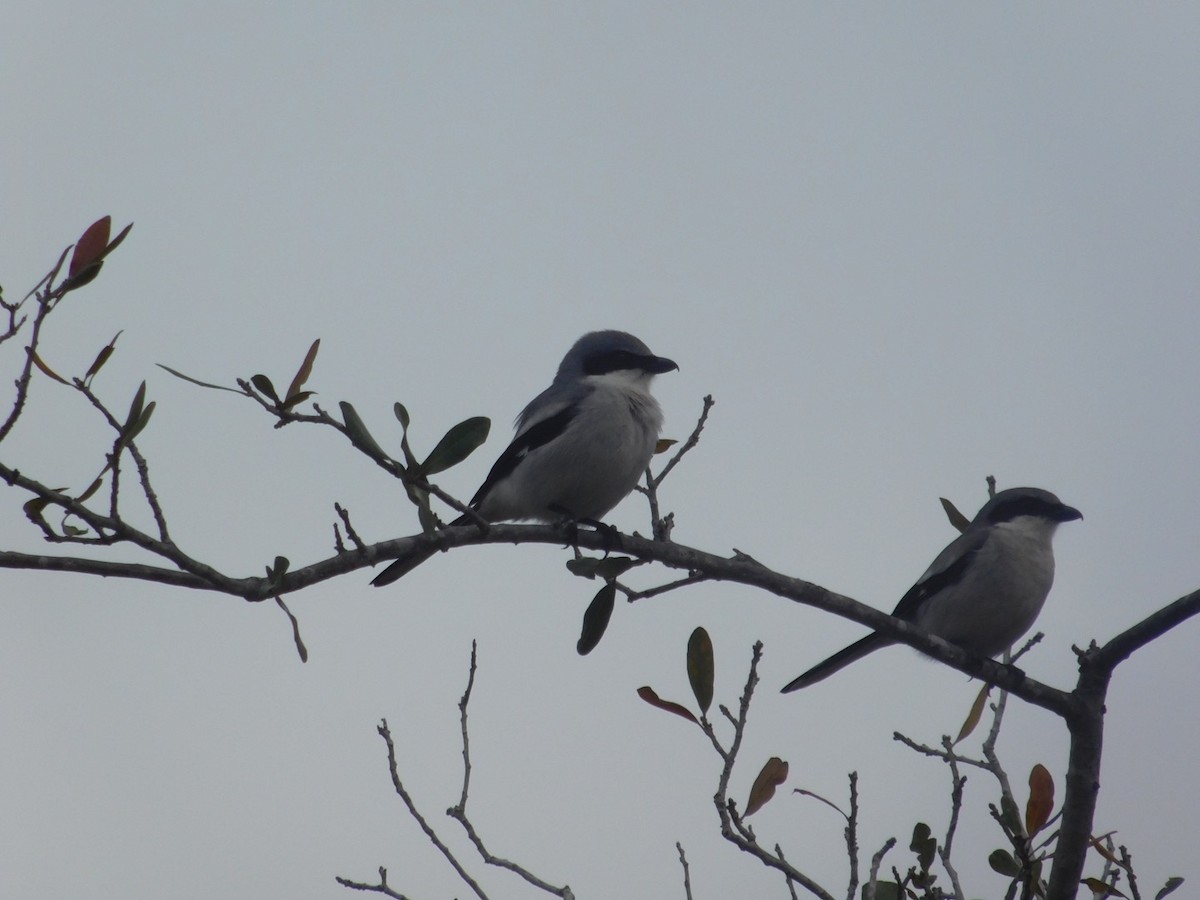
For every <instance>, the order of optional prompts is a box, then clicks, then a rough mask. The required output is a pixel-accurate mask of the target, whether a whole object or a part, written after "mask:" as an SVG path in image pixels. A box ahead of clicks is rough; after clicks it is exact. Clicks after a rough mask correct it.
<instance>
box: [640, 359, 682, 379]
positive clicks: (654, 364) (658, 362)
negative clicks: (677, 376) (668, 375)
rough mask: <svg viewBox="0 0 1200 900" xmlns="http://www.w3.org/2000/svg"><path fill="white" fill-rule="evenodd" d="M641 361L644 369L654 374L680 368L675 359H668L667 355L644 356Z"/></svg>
mask: <svg viewBox="0 0 1200 900" xmlns="http://www.w3.org/2000/svg"><path fill="white" fill-rule="evenodd" d="M641 362H642V369H643V370H645V371H647V372H650V373H651V374H653V375H661V374H663V372H670V371H671V370H672V369H676V370H678V368H679V366H677V365H676V364H675V361H674V360H673V359H667V358H666V357H665V356H643V357H642V361H641Z"/></svg>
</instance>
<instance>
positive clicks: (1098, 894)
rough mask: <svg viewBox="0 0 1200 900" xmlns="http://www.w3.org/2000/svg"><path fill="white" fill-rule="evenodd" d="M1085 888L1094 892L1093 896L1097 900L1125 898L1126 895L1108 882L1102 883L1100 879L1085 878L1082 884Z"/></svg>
mask: <svg viewBox="0 0 1200 900" xmlns="http://www.w3.org/2000/svg"><path fill="white" fill-rule="evenodd" d="M1079 883H1080V884H1082V885H1083V886H1084V887H1085V888H1087V889H1088V890H1089V891H1091V892H1092V896H1093V897H1094V898H1096V900H1103V898H1104V897H1124V896H1125V895H1124V894H1122V893H1121V892H1120V891H1118V890H1117V889H1116V888H1115V887H1113V886H1112V885H1110V884H1108V883H1107V882H1104V881H1101V880H1100V879H1099V878H1084V879H1082V880H1081V881H1080V882H1079Z"/></svg>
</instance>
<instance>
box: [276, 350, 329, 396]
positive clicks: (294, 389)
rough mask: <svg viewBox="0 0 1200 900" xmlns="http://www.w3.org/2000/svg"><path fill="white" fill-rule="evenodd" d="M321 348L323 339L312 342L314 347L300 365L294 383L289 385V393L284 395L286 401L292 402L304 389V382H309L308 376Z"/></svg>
mask: <svg viewBox="0 0 1200 900" xmlns="http://www.w3.org/2000/svg"><path fill="white" fill-rule="evenodd" d="M320 347H321V339H320V338H317V339H316V340H315V341H313V342H312V346H311V347H309V348H308V353H307V354H305V356H304V362H302V363H300V368H299V369H298V370H297V372H296V377H295V378H293V379H292V383H291V384H289V385H288V389H287V393H286V394H284V395H283V396H284V399H285V400H291V399H292V398H293V397H294V396H296V394H297V393H298V392H299V391H300V388H302V387H304V382H306V381H308V376H309V375H311V374H312V367H313V362H315V361H316V358H317V350H318V349H320Z"/></svg>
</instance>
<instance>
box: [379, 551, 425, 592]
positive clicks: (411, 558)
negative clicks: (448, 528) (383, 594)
mask: <svg viewBox="0 0 1200 900" xmlns="http://www.w3.org/2000/svg"><path fill="white" fill-rule="evenodd" d="M435 553H437V550H436V548H435V549H428V548H422V549H420V550H414V551H413V552H412V553H409V554H406V555H405V556H401V557H400V558H399V559H397V560H396V561H395V562H393V563H392V564H391V565H390V566H388V567H387V568H386V569H384V570H383V571H382V572H380V573H379V574H378V575H376V576H375V577H374V578H372V579H371V584H373V585H375V587H384V586H386V585H389V584H391V583H392V582H393V581H399V580H400V579H401V578H403V577H404V576H405V575H407V574H408V573H409V572H411V571H412V570H413V569H415V568H416V567H417V566H419V565H420V564H421V563H423V562H425V560H427V559H429V557H431V556H433V554H435Z"/></svg>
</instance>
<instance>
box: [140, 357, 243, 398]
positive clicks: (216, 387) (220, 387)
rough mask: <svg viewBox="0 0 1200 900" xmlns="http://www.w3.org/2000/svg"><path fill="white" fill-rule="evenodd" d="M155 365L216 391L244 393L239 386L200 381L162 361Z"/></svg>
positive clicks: (177, 376)
mask: <svg viewBox="0 0 1200 900" xmlns="http://www.w3.org/2000/svg"><path fill="white" fill-rule="evenodd" d="M155 365H156V366H158V367H159V368H160V369H166V370H167V371H168V372H170V373H171V374H172V375H174V376H175V377H176V378H182V379H183V380H184V381H190V382H191V383H192V384H196V385H199V386H200V387H202V388H212V389H213V390H214V391H229V392H230V393H234V394H241V393H243V392H242V391H240V390H238V389H237V388H231V387H226V386H225V385H223V384H209V383H208V382H207V381H200V380H199V379H197V378H193V377H192V376H191V375H184V374H183V373H182V372H177V371H175V370H174V369H172V368H171V367H170V366H164V365H163V364H162V363H155Z"/></svg>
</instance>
